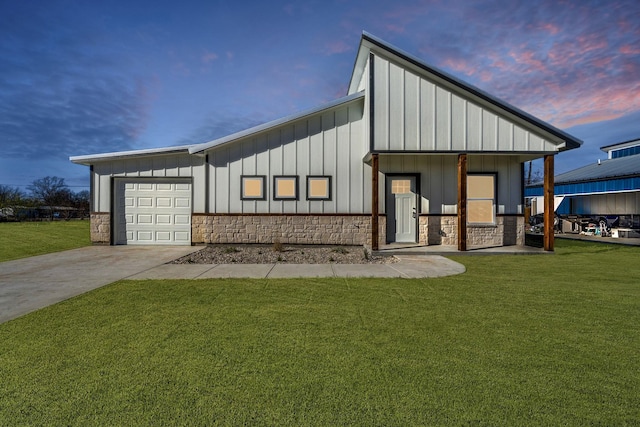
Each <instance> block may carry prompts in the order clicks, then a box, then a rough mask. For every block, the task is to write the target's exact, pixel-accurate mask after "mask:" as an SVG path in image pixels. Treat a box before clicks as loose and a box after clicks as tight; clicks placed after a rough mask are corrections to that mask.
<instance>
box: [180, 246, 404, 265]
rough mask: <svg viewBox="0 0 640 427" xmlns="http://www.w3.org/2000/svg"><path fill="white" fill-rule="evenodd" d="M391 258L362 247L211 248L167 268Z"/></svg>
mask: <svg viewBox="0 0 640 427" xmlns="http://www.w3.org/2000/svg"><path fill="white" fill-rule="evenodd" d="M397 261H398V259H397V258H395V257H393V256H377V255H376V256H374V255H371V252H370V251H368V250H367V249H365V248H364V247H362V246H315V245H309V246H304V245H282V248H281V250H280V251H277V250H275V248H274V245H210V246H206V247H204V248H203V249H201V250H199V251H197V252H194V253H192V254H190V255H187V256H184V257H182V258H178V259H177V260H174V261H172V262H170V263H169V264H273V263H288V264H330V263H333V264H387V263H394V262H397Z"/></svg>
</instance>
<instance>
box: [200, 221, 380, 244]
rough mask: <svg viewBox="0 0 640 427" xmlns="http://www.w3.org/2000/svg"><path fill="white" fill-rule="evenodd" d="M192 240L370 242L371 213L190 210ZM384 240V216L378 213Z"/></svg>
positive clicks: (309, 242)
mask: <svg viewBox="0 0 640 427" xmlns="http://www.w3.org/2000/svg"><path fill="white" fill-rule="evenodd" d="M191 218H192V220H191V241H192V242H193V243H236V244H241V243H265V244H271V243H273V242H274V241H275V240H276V239H279V240H280V242H282V243H289V244H324V245H371V215H340V214H335V215H314V214H302V215H295V214H294V215H268V214H267V215H251V214H249V215H247V214H243V215H233V214H221V215H217V214H194V215H192V217H191ZM378 223H379V230H378V231H379V236H380V237H379V239H380V242H384V236H385V226H386V218H385V217H384V216H380V217H379V220H378Z"/></svg>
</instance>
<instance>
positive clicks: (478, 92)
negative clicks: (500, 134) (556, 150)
mask: <svg viewBox="0 0 640 427" xmlns="http://www.w3.org/2000/svg"><path fill="white" fill-rule="evenodd" d="M362 40H366V41H368V42H370V43H372V44H374V45H375V46H377V47H379V48H381V49H384V50H386V51H388V52H390V53H392V54H394V55H396V56H398V57H400V58H402V59H404V60H405V61H408V62H410V63H412V64H413V65H415V66H417V67H419V68H422V69H423V70H425V71H427V72H428V73H431V74H433V75H435V76H437V77H439V78H441V79H443V80H445V81H447V82H449V83H451V84H453V85H454V86H457V87H459V88H461V89H462V90H464V91H467V92H470V93H472V94H473V95H475V96H477V97H479V98H481V99H483V100H484V101H487V102H489V103H491V104H493V105H495V106H497V107H499V108H501V109H503V110H506V111H508V112H509V113H511V114H513V115H515V116H516V117H519V118H520V119H522V120H525V121H527V122H529V123H531V124H533V125H535V126H537V127H539V128H542V129H544V130H545V131H547V132H549V133H551V134H552V135H555V136H557V137H559V138H561V139H563V140H564V141H566V143H567V147H566V148H565V149H564V150H560V151H567V150H571V149H574V148H579V147H580V146H581V145H582V142H583V141H582V140H580V139H578V138H576V137H574V136H572V135H570V134H568V133H567V132H565V131H563V130H561V129H558V128H556V127H555V126H552V125H551V124H549V123H547V122H544V121H542V120H540V119H538V118H537V117H534V116H532V115H531V114H529V113H527V112H525V111H523V110H521V109H519V108H518V107H515V106H513V105H511V104H509V103H508V102H506V101H503V100H501V99H499V98H496V97H495V96H493V95H490V94H489V93H487V92H485V91H483V90H482V89H480V88H478V87H476V86H473V85H472V84H470V83H467V82H465V81H463V80H460V79H459V78H457V77H454V76H453V75H451V74H449V73H447V72H446V71H443V70H440V69H439V68H436V67H433V66H431V65H429V64H427V63H425V62H424V61H423V60H421V59H420V58H418V57H416V56H414V55H412V54H410V53H407V52H405V51H403V50H402V49H399V48H397V47H395V46H393V45H391V44H389V43H387V42H386V41H384V40H382V39H380V38H378V37H376V36H374V35H372V34H370V33H367V32H366V31H363V32H362ZM361 44H362V41H361Z"/></svg>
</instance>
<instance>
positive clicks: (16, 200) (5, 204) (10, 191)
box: [0, 184, 25, 216]
mask: <svg viewBox="0 0 640 427" xmlns="http://www.w3.org/2000/svg"><path fill="white" fill-rule="evenodd" d="M24 199H25V196H24V194H23V193H22V191H20V189H18V188H17V187H9V186H8V185H3V184H0V210H2V211H3V212H2V214H3V215H1V216H5V215H10V216H15V215H16V214H17V208H18V206H20V205H23V204H25V200H24ZM5 209H7V211H5Z"/></svg>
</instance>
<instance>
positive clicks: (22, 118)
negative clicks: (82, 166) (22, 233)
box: [0, 11, 150, 159]
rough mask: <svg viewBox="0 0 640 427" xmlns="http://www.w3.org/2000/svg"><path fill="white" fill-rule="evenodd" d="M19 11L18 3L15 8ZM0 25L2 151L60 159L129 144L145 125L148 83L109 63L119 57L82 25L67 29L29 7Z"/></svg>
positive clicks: (116, 62) (5, 154)
mask: <svg viewBox="0 0 640 427" xmlns="http://www.w3.org/2000/svg"><path fill="white" fill-rule="evenodd" d="M17 12H19V11H17ZM17 15H18V16H15V15H14V16H5V18H4V19H0V27H4V28H7V26H9V28H10V30H9V33H8V34H9V36H8V37H2V38H0V69H2V75H1V77H0V139H1V145H2V147H3V157H8V158H34V157H42V156H45V157H47V156H50V157H51V158H57V159H63V158H67V157H68V156H70V155H80V154H86V153H92V152H101V151H104V147H105V146H108V147H109V149H110V150H113V149H116V150H126V149H130V148H132V147H133V143H134V141H135V139H136V138H137V136H138V135H139V133H140V132H141V131H142V130H143V129H144V128H145V127H146V123H147V110H148V105H147V103H148V102H149V100H150V96H149V94H148V89H149V87H148V85H147V83H146V82H145V80H143V79H142V78H133V77H131V76H129V75H123V74H122V73H121V72H119V71H117V69H118V67H119V66H121V65H122V63H125V64H126V62H127V59H126V58H124V57H118V56H113V55H112V54H111V53H107V52H101V51H99V50H98V49H96V48H95V39H96V37H99V36H98V35H95V34H93V33H92V32H91V31H90V30H88V29H79V30H70V29H68V28H67V27H66V26H64V25H61V23H59V22H56V21H55V20H49V19H43V18H42V17H41V16H39V15H38V14H37V13H36V14H33V13H31V14H30V15H29V18H28V19H25V20H24V21H20V25H11V23H13V22H16V21H18V20H20V19H22V18H21V17H20V16H19V13H17Z"/></svg>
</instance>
